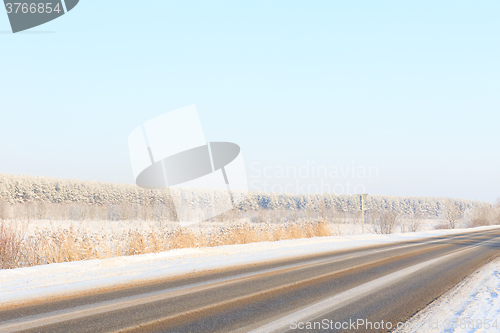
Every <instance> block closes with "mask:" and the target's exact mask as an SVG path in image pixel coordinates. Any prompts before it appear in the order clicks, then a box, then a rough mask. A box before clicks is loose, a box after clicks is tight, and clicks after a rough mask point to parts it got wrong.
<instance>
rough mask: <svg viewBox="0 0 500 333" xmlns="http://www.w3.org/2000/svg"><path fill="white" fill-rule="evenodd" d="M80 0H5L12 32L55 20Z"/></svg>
mask: <svg viewBox="0 0 500 333" xmlns="http://www.w3.org/2000/svg"><path fill="white" fill-rule="evenodd" d="M78 2H79V0H17V1H16V0H4V4H5V11H6V12H7V16H8V17H9V22H10V26H11V28H12V32H13V33H16V32H20V31H24V30H28V29H31V28H34V27H37V26H39V25H42V24H45V23H47V22H49V21H52V20H55V19H57V18H59V17H61V16H63V15H65V14H67V13H68V12H69V11H70V10H72V9H73V8H75V6H76V5H77V4H78Z"/></svg>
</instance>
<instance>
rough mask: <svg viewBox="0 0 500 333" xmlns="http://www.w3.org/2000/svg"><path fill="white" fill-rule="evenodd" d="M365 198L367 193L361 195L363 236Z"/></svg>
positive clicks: (363, 227)
mask: <svg viewBox="0 0 500 333" xmlns="http://www.w3.org/2000/svg"><path fill="white" fill-rule="evenodd" d="M367 196H368V194H367V193H363V194H361V226H362V229H363V234H364V233H365V201H366V197H367Z"/></svg>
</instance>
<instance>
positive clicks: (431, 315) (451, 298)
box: [396, 258, 500, 333]
mask: <svg viewBox="0 0 500 333" xmlns="http://www.w3.org/2000/svg"><path fill="white" fill-rule="evenodd" d="M499 294H500V258H499V259H496V260H493V261H492V262H490V263H488V264H486V265H485V266H484V267H482V268H481V269H480V270H479V271H477V272H475V273H473V274H472V275H470V276H469V277H468V278H467V279H465V280H464V281H462V282H461V283H459V284H458V285H456V286H455V287H454V288H452V289H451V290H450V291H448V292H447V293H446V294H444V295H443V296H441V297H440V298H439V299H437V300H435V301H434V302H432V303H431V304H429V305H428V306H427V307H426V308H425V309H423V310H422V311H420V312H419V313H418V314H416V315H415V316H414V317H413V318H412V319H411V320H409V321H408V322H407V323H406V326H405V328H404V329H401V330H398V331H396V332H399V333H402V332H405V333H410V332H411V333H413V332H415V333H416V332H457V333H464V332H467V333H473V332H500V299H499V297H498V296H499Z"/></svg>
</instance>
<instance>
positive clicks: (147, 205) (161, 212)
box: [0, 174, 491, 222]
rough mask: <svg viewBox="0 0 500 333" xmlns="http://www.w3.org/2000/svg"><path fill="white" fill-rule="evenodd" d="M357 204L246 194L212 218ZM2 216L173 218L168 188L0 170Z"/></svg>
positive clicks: (429, 201)
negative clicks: (232, 205) (242, 198)
mask: <svg viewBox="0 0 500 333" xmlns="http://www.w3.org/2000/svg"><path fill="white" fill-rule="evenodd" d="M193 191H194V190H193ZM182 195H183V196H185V198H186V201H188V202H190V204H191V205H192V207H193V208H195V207H196V208H197V209H198V208H200V206H203V205H204V203H206V202H207V200H215V199H214V196H212V197H210V196H209V197H207V196H203V200H201V199H199V198H200V196H194V195H193V193H192V192H191V191H189V190H184V191H183V192H182ZM197 198H198V199H197ZM449 202H450V199H447V198H436V197H399V196H383V195H369V196H368V198H367V202H366V209H367V215H368V216H369V215H370V214H375V213H376V214H380V213H383V212H391V213H394V214H397V215H399V216H412V217H418V218H438V217H439V216H440V215H441V214H442V212H443V209H444V207H445V205H446V203H449ZM452 202H453V204H454V206H456V207H457V208H458V209H459V210H460V211H462V212H465V211H467V210H471V209H474V208H475V207H478V206H484V205H488V206H491V204H489V203H483V202H478V201H472V200H462V199H452ZM360 206H361V205H360V198H359V196H358V195H336V194H330V193H326V194H315V195H299V194H275V193H262V192H249V193H248V196H247V198H246V199H245V200H244V201H242V202H241V203H239V204H238V205H237V207H236V209H233V211H232V212H228V213H224V214H222V215H221V216H218V217H216V218H214V219H216V220H220V221H226V220H231V219H238V218H241V217H242V216H246V217H248V218H250V219H251V220H253V221H255V220H259V221H266V220H268V222H283V221H285V222H286V221H296V220H297V219H298V220H304V219H309V220H310V219H319V218H322V219H327V220H328V219H334V218H335V217H338V216H340V215H342V216H354V217H355V216H358V215H359V214H360V211H361V207H360ZM0 219H71V220H84V219H90V220H96V219H97V220H135V219H140V220H151V219H156V220H166V221H167V220H170V221H175V219H176V213H175V209H174V207H173V205H172V200H171V197H170V191H169V190H167V189H162V190H149V189H143V188H140V187H138V186H136V185H129V184H116V183H104V182H96V181H77V180H71V179H57V178H48V177H32V176H23V175H20V176H14V175H7V174H0ZM269 220H272V221H269ZM277 220H280V221H277Z"/></svg>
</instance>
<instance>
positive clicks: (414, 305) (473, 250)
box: [0, 229, 500, 333]
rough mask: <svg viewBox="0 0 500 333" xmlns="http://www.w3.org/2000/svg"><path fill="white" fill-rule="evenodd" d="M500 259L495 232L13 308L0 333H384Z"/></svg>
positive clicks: (499, 236) (1, 318) (0, 321)
mask: <svg viewBox="0 0 500 333" xmlns="http://www.w3.org/2000/svg"><path fill="white" fill-rule="evenodd" d="M499 254H500V229H490V230H484V231H479V232H470V233H466V234H458V235H451V236H441V237H436V238H430V239H424V240H420V241H409V242H401V243H397V244H389V245H381V246H372V247H365V248H360V249H354V250H352V249H351V250H345V251H337V252H332V253H325V254H321V255H315V256H309V257H300V258H296V259H293V260H286V261H279V262H270V263H262V264H259V265H252V266H248V267H239V268H234V269H226V270H224V271H217V272H211V273H206V274H200V275H196V276H194V275H192V276H185V277H181V278H176V279H170V280H166V281H158V282H157V283H154V284H148V285H143V286H136V287H129V288H126V289H121V290H113V291H108V292H104V293H99V294H95V295H87V296H82V297H75V298H69V299H63V300H54V301H51V302H47V303H42V304H33V305H30V306H24V307H20V308H12V309H8V310H4V311H0V332H17V331H23V332H24V331H25V332H75V333H76V332H233V331H236V332H287V331H297V332H389V331H391V330H392V329H394V328H395V327H397V325H398V323H404V322H405V321H406V320H407V319H408V318H409V317H411V316H412V315H413V314H415V313H416V312H417V311H419V310H420V309H422V308H423V307H425V306H426V305H427V304H429V303H430V302H432V301H433V300H434V299H436V298H437V297H439V296H440V295H441V294H443V293H444V292H446V291H447V290H449V289H450V288H451V287H453V286H454V285H456V284H457V283H458V282H460V281H461V280H462V279H464V278H465V277H466V276H467V275H469V274H471V273H473V272H474V271H475V270H477V269H478V268H480V267H481V266H482V265H484V264H485V263H487V262H489V261H490V260H492V259H494V258H496V257H497V256H498V255H499ZM400 325H401V324H400Z"/></svg>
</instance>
